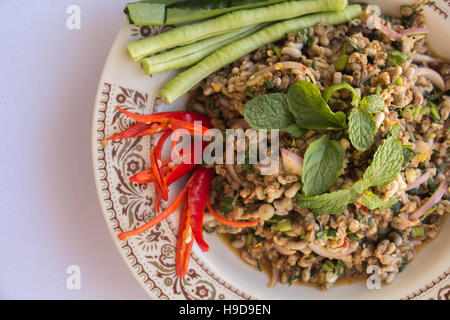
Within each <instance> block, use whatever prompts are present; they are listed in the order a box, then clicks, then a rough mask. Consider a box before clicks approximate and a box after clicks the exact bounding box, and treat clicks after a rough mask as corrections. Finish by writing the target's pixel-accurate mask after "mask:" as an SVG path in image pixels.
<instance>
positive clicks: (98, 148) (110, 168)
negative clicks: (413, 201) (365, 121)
mask: <svg viewBox="0 0 450 320" xmlns="http://www.w3.org/2000/svg"><path fill="white" fill-rule="evenodd" d="M161 30H162V28H161V27H140V28H138V27H135V26H130V25H129V24H128V23H125V24H124V26H123V27H122V28H121V30H120V32H119V34H118V36H117V39H116V40H115V43H114V45H113V47H112V49H111V51H110V54H109V56H108V58H107V61H106V63H105V67H104V70H103V73H102V76H101V79H100V82H99V86H98V90H97V95H96V101H95V108H94V114H93V123H92V159H93V167H94V177H95V182H96V189H97V194H98V198H99V201H100V204H101V208H102V212H103V215H104V218H105V222H106V224H107V226H108V229H109V231H110V233H111V236H112V238H113V241H114V243H115V245H116V246H117V248H118V250H119V252H120V254H121V256H122V258H123V260H124V261H125V263H126V264H127V266H128V267H129V269H130V271H131V272H132V274H133V275H134V276H135V278H136V279H137V281H138V282H139V283H140V284H141V286H142V287H143V288H144V290H145V291H146V292H147V294H148V295H149V297H150V298H151V299H188V300H189V299H290V298H291V299H318V298H319V299H321V298H323V299H336V298H350V299H447V300H448V299H449V298H450V268H449V266H450V255H449V254H448V250H445V248H443V253H444V254H443V258H442V259H440V260H439V259H438V260H436V259H435V260H436V261H434V264H432V266H431V267H430V266H429V267H428V269H427V270H429V271H428V272H427V273H426V274H425V272H423V273H424V274H423V275H422V276H421V277H417V276H415V275H414V272H417V270H420V269H421V268H423V266H421V265H423V264H424V261H422V263H420V264H421V265H420V266H415V267H414V268H413V269H416V270H408V268H409V267H408V268H407V270H406V272H404V273H405V274H404V275H401V276H400V277H403V278H402V280H399V282H400V284H399V285H397V286H392V285H390V286H387V287H386V288H388V289H387V290H379V291H383V292H382V293H381V292H379V293H378V292H376V293H374V292H370V293H367V292H366V293H367V294H361V293H362V291H361V290H362V289H361V288H363V287H364V286H363V285H362V284H359V285H351V286H346V287H345V288H344V287H342V286H338V287H337V288H333V289H331V290H329V291H328V292H321V291H319V290H317V289H313V288H310V287H300V286H296V287H297V289H295V288H287V287H283V286H282V285H279V286H278V287H277V289H267V288H265V285H266V283H267V279H266V280H264V281H263V282H261V280H262V279H264V276H263V277H261V276H258V277H259V278H252V277H253V276H254V274H255V273H257V272H255V271H254V270H253V268H249V267H248V266H246V265H245V264H244V263H243V262H242V261H240V260H239V259H238V258H237V257H234V258H231V256H230V254H229V252H226V254H228V255H227V257H226V259H225V261H220V262H221V263H217V262H218V260H220V258H218V256H220V254H215V255H213V256H212V257H208V256H206V255H204V254H203V253H201V252H200V251H199V250H198V249H197V248H194V250H193V253H192V256H191V262H190V268H189V272H188V274H187V276H186V277H185V278H184V279H180V278H177V277H176V275H175V264H174V255H173V253H174V244H175V240H176V234H177V230H176V226H177V223H178V222H177V218H176V216H175V215H174V217H171V218H170V219H168V220H167V221H164V222H162V223H161V224H159V225H158V226H157V227H155V228H154V229H151V230H149V231H147V232H146V233H144V234H143V235H140V236H137V237H133V238H130V239H129V240H127V241H122V240H118V239H117V234H118V233H120V232H122V231H124V230H128V229H130V228H131V227H132V226H136V223H142V222H143V221H148V220H149V219H151V218H152V217H154V216H155V211H154V208H153V207H152V203H153V202H154V199H155V191H154V189H153V187H152V186H150V185H149V186H139V185H137V184H134V183H131V182H129V180H128V177H129V176H130V175H132V174H134V173H136V172H137V171H139V170H142V169H144V168H146V167H148V159H147V158H148V157H147V156H146V155H148V150H149V149H150V146H151V145H153V144H154V142H155V137H153V138H150V137H141V138H138V139H136V140H130V141H120V142H112V143H111V142H110V143H109V144H108V146H106V147H104V146H103V144H102V140H103V139H104V138H105V137H107V136H110V135H111V134H113V133H115V132H117V131H118V130H123V129H124V128H126V127H127V126H129V125H130V124H131V123H132V122H130V121H129V120H128V119H125V117H122V116H121V115H120V114H119V113H117V111H116V110H115V108H114V106H116V105H121V106H126V107H127V108H129V109H130V110H131V111H134V112H140V113H152V112H155V110H157V109H158V108H159V107H160V105H161V102H160V101H159V100H158V99H157V98H156V93H157V91H158V89H159V87H160V86H161V85H162V84H163V83H165V82H166V81H167V79H169V78H171V77H173V75H174V74H175V73H174V72H167V73H164V74H161V75H156V76H154V77H145V76H144V75H143V74H142V72H141V70H140V67H139V66H138V65H137V64H134V63H132V62H131V61H130V60H129V59H128V58H127V56H126V50H125V45H126V43H127V42H129V41H130V40H132V39H138V38H141V37H145V36H150V35H152V34H155V33H158V32H161ZM181 102H182V101H181ZM181 102H179V105H178V108H182V105H183V104H182V103H181ZM174 189H175V190H177V189H178V190H179V189H180V186H175V187H174ZM449 231H450V228H449V224H448V223H447V224H446V225H445V226H444V227H443V230H442V231H441V233H443V232H445V234H444V235H440V238H439V239H437V240H436V242H439V243H434V244H430V245H429V246H432V247H434V248H435V249H434V250H440V251H442V246H441V247H439V245H440V244H443V246H444V247H445V244H448V243H449V242H448V240H449V239H450V237H449V236H447V235H446V234H449V233H450V232H449ZM442 238H444V239H442ZM208 241H210V242H211V241H212V242H215V241H216V242H217V244H216V246H217V247H218V248H220V250H222V252H223V254H225V251H224V250H227V249H228V248H227V247H226V246H224V244H223V243H222V242H221V241H220V240H218V239H213V238H212V237H208ZM427 249H428V248H427ZM430 250H431V249H430ZM228 251H229V250H228ZM424 251H425V252H426V250H424ZM421 253H422V252H421ZM428 256H430V254H428ZM423 258H424V259H423V260H425V258H426V257H423ZM417 259H420V254H419V257H418V258H417ZM417 259H416V260H417ZM222 262H225V263H229V262H230V265H229V266H228V267H227V266H222ZM425 264H426V263H425ZM411 267H413V266H411ZM228 269H231V271H229V270H228ZM241 270H242V272H241ZM240 273H242V274H240ZM405 277H410V280H408V279H407V278H405ZM411 277H415V278H414V279H413V278H411ZM246 278H249V279H250V280H248V279H246ZM411 279H412V280H411ZM115 280H116V281H117V279H115ZM255 280H256V282H258V281H259V282H261V284H258V283H256V284H253V282H255ZM249 281H250V282H249ZM394 283H395V281H394ZM339 287H340V288H339ZM386 288H384V289H386ZM295 290H298V291H295ZM367 291H369V290H367Z"/></svg>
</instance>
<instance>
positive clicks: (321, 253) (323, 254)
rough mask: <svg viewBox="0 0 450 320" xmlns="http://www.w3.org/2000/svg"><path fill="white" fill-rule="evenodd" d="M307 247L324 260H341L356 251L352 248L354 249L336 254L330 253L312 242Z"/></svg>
mask: <svg viewBox="0 0 450 320" xmlns="http://www.w3.org/2000/svg"><path fill="white" fill-rule="evenodd" d="M308 246H309V247H310V248H311V250H312V251H314V253H316V254H318V255H319V256H321V257H325V258H329V259H342V258H344V257H345V256H347V255H349V254H350V253H352V252H354V251H356V248H354V249H350V248H347V250H345V251H344V252H342V253H337V252H333V251H330V250H329V249H326V248H324V247H322V246H319V245H317V244H314V243H312V242H311V243H308Z"/></svg>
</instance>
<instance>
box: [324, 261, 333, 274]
mask: <svg viewBox="0 0 450 320" xmlns="http://www.w3.org/2000/svg"><path fill="white" fill-rule="evenodd" d="M322 268H323V269H324V270H325V271H328V272H334V269H335V265H334V263H333V261H331V260H329V259H327V260H325V262H324V263H322Z"/></svg>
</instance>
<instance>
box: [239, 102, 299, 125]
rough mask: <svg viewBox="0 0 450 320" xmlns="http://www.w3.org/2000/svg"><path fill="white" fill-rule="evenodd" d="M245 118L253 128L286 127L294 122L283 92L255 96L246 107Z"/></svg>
mask: <svg viewBox="0 0 450 320" xmlns="http://www.w3.org/2000/svg"><path fill="white" fill-rule="evenodd" d="M244 118H245V120H246V121H247V123H248V124H249V125H250V126H251V127H252V128H253V129H256V130H258V129H267V130H270V129H280V130H281V129H284V128H287V127H288V126H289V125H291V124H292V123H294V121H293V119H292V117H291V115H290V113H289V111H288V108H287V103H286V96H285V95H284V94H282V93H270V94H264V95H260V96H258V97H256V98H253V99H252V100H250V101H249V102H247V104H246V105H245V107H244Z"/></svg>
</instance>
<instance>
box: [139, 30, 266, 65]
mask: <svg viewBox="0 0 450 320" xmlns="http://www.w3.org/2000/svg"><path fill="white" fill-rule="evenodd" d="M264 26H266V24H258V25H256V26H250V27H245V28H242V29H238V30H237V31H232V32H228V33H225V34H223V35H220V36H215V37H212V38H208V39H205V40H201V41H198V42H195V43H191V44H188V45H186V46H183V47H178V48H175V49H173V50H171V51H167V52H164V53H161V54H157V55H155V56H151V57H149V58H145V59H143V60H142V67H143V68H144V72H145V74H155V73H158V72H163V71H167V70H176V69H181V68H185V67H189V66H192V65H193V64H195V63H197V62H199V61H200V60H202V59H203V58H205V57H207V56H209V55H210V54H211V53H213V52H215V51H217V50H218V49H220V48H222V47H224V46H226V45H228V44H230V43H232V42H234V41H237V40H240V39H242V38H245V37H248V36H249V35H251V34H253V33H255V32H256V31H258V30H260V29H262V28H263V27H264Z"/></svg>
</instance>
